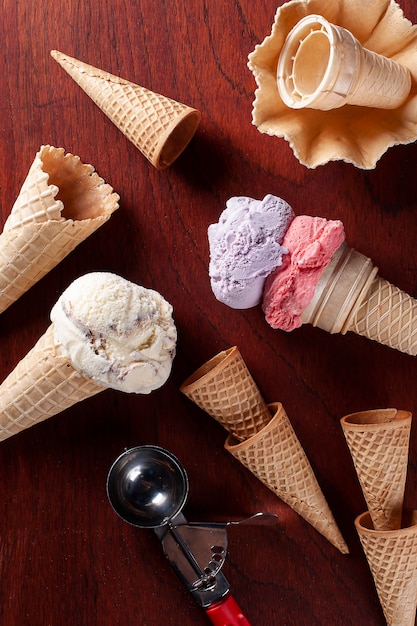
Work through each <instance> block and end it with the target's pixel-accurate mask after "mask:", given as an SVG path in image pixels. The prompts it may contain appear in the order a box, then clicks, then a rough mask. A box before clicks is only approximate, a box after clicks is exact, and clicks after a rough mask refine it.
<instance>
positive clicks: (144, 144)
mask: <svg viewBox="0 0 417 626" xmlns="http://www.w3.org/2000/svg"><path fill="white" fill-rule="evenodd" d="M51 55H52V57H53V58H54V59H55V60H56V61H57V62H58V63H59V64H60V65H61V67H62V68H63V69H64V70H65V71H66V72H67V73H68V74H69V75H70V76H71V77H72V78H73V79H74V80H75V82H76V83H77V84H78V85H79V86H80V87H81V89H83V90H84V91H85V93H86V94H87V95H88V96H89V97H90V98H91V99H92V100H93V102H95V104H96V105H97V106H98V107H99V108H100V109H101V110H102V111H103V113H105V115H107V117H108V118H109V119H110V120H111V121H112V122H113V123H114V124H115V125H116V126H117V128H118V129H119V130H120V131H121V132H122V133H123V134H124V135H125V137H127V139H129V140H130V141H131V142H132V143H133V144H134V145H135V146H136V148H138V149H139V150H140V151H141V152H142V154H143V155H144V156H145V157H146V158H147V159H148V160H149V161H150V162H151V163H152V165H154V166H155V168H156V169H159V170H162V169H165V168H166V167H168V166H169V165H171V163H173V161H174V160H175V159H176V158H177V157H178V156H179V155H180V154H181V152H182V151H183V150H184V149H185V148H186V146H187V145H188V143H189V142H190V141H191V139H192V137H193V135H194V133H195V131H196V130H197V127H198V125H199V123H200V118H201V115H200V112H199V111H197V110H196V109H194V108H192V107H190V106H188V105H186V104H182V103H180V102H177V101H175V100H173V99H171V98H168V97H166V96H163V95H161V94H158V93H155V92H153V91H150V90H149V89H146V88H145V87H141V86H140V85H136V84H135V83H131V82H129V81H127V80H125V79H123V78H120V77H119V76H115V75H113V74H110V73H109V72H105V71H104V70H101V69H99V68H97V67H93V66H92V65H88V64H87V63H83V62H82V61H79V60H78V59H74V58H73V57H70V56H68V55H65V54H63V53H62V52H59V51H57V50H52V51H51Z"/></svg>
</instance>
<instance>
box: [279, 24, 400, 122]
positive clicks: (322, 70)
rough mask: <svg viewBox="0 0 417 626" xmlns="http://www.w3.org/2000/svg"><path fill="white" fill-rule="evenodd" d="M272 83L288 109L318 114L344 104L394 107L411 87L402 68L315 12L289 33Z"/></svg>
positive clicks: (397, 105) (381, 107)
mask: <svg viewBox="0 0 417 626" xmlns="http://www.w3.org/2000/svg"><path fill="white" fill-rule="evenodd" d="M277 79H278V87H279V89H280V93H281V97H282V99H283V100H284V102H285V103H286V104H287V105H288V106H290V107H293V108H304V107H307V108H312V109H319V110H323V111H328V110H330V109H334V108H339V107H341V106H344V105H346V104H354V105H357V106H368V107H374V108H380V109H395V108H397V107H399V106H400V105H401V104H402V103H403V102H404V100H405V99H406V98H407V96H408V95H409V93H410V88H411V75H410V72H409V70H408V69H407V68H406V67H404V66H402V65H400V64H399V63H397V62H396V61H394V60H393V59H389V58H387V57H385V56H383V55H381V54H377V53H376V52H373V51H371V50H367V49H366V48H363V47H362V45H361V44H360V43H359V41H358V40H357V39H356V37H354V36H353V35H352V33H351V32H350V31H349V30H347V29H345V28H342V27H341V26H336V25H335V24H332V23H330V22H328V21H327V20H326V19H325V18H324V17H323V16H321V15H314V14H313V15H307V16H306V17H304V18H303V19H302V20H300V21H299V22H298V23H297V24H296V25H295V26H294V28H293V29H292V30H291V31H290V33H289V34H288V36H287V39H286V41H285V44H284V47H283V49H282V51H281V55H280V58H279V63H278V71H277Z"/></svg>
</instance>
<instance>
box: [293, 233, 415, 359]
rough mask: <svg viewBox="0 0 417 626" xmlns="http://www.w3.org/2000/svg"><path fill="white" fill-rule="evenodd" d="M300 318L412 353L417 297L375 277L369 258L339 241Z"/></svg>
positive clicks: (373, 266)
mask: <svg viewBox="0 0 417 626" xmlns="http://www.w3.org/2000/svg"><path fill="white" fill-rule="evenodd" d="M301 319H302V322H303V323H304V324H307V323H310V324H312V325H313V326H318V327H319V328H322V329H323V330H326V331H328V332H330V333H337V332H340V333H342V334H345V333H347V332H348V331H352V332H355V333H356V334H358V335H362V336H364V337H367V338H368V339H372V340H374V341H378V342H379V343H381V344H384V345H386V346H389V347H391V348H394V349H396V350H400V351H401V352H405V353H406V354H410V355H412V356H416V355H417V300H415V299H414V298H412V297H411V296H409V295H408V294H406V293H405V292H404V291H401V290H400V289H398V287H395V286H394V285H391V283H389V282H388V281H387V280H384V279H383V278H380V276H378V268H377V267H376V266H375V265H374V264H373V263H372V261H371V259H369V258H368V257H366V256H365V255H363V254H361V253H360V252H358V251H357V250H355V249H354V248H350V247H349V246H348V245H347V244H346V243H343V244H342V245H341V246H340V248H339V249H338V250H337V251H336V252H335V254H334V255H333V258H332V260H331V261H330V263H329V265H328V266H327V267H326V268H325V270H324V271H323V273H322V275H321V276H320V279H319V281H318V283H317V286H316V289H315V292H314V296H313V298H312V300H311V302H310V303H309V305H308V306H307V307H306V309H305V310H304V311H303V313H302V317H301Z"/></svg>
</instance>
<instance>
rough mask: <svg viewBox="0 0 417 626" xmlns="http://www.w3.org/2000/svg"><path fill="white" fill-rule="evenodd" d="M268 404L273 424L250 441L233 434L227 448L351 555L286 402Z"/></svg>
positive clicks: (344, 551)
mask: <svg viewBox="0 0 417 626" xmlns="http://www.w3.org/2000/svg"><path fill="white" fill-rule="evenodd" d="M268 406H269V410H270V414H271V415H272V419H271V420H270V422H269V424H267V425H266V426H264V428H263V429H262V430H260V431H259V432H258V433H256V434H255V435H253V436H252V437H251V438H250V439H247V440H246V441H241V442H238V441H237V440H236V439H235V438H234V437H233V435H229V437H228V438H227V441H226V444H225V448H226V450H228V452H230V453H231V454H232V455H233V456H234V457H235V458H236V459H238V460H239V461H240V462H241V463H242V464H243V465H244V466H245V467H247V468H248V469H249V470H250V471H251V472H252V474H254V475H255V476H256V477H257V478H259V480H260V481H261V482H262V483H264V485H266V486H267V487H269V489H271V490H272V491H273V492H274V493H275V494H276V495H277V496H278V497H279V498H281V500H283V501H284V502H286V503H287V504H288V505H289V506H290V507H291V508H292V509H293V510H294V511H296V513H298V514H299V515H301V517H303V518H304V519H305V520H306V521H307V522H309V523H310V524H311V525H312V526H313V527H314V528H315V529H316V530H317V531H318V532H320V533H321V534H322V535H323V536H324V537H326V539H328V540H329V541H330V542H331V543H332V544H333V545H334V546H335V547H336V548H337V549H338V550H340V551H341V552H342V553H343V554H347V553H348V551H349V550H348V547H347V545H346V543H345V541H344V539H343V537H342V535H341V533H340V531H339V529H338V527H337V525H336V522H335V520H334V517H333V514H332V512H331V511H330V508H329V505H328V504H327V502H326V499H325V497H324V495H323V493H322V491H321V489H320V486H319V484H318V482H317V479H316V477H315V475H314V472H313V470H312V468H311V465H310V463H309V461H308V459H307V456H306V454H305V452H304V450H303V448H302V446H301V444H300V442H299V440H298V438H297V436H296V434H295V432H294V430H293V428H292V426H291V423H290V421H289V419H288V417H287V414H286V412H285V410H284V408H283V406H282V404H281V403H279V402H276V403H273V404H270V405H268Z"/></svg>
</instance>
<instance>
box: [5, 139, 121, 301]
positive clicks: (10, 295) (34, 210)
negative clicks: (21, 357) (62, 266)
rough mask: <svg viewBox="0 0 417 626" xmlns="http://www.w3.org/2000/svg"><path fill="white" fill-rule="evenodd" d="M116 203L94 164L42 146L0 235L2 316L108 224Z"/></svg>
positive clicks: (111, 190)
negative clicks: (86, 240)
mask: <svg viewBox="0 0 417 626" xmlns="http://www.w3.org/2000/svg"><path fill="white" fill-rule="evenodd" d="M118 201H119V196H118V194H117V193H115V192H113V189H112V187H111V186H110V185H108V184H107V183H105V182H104V180H103V179H102V178H101V177H100V176H99V175H98V174H97V172H96V171H95V170H94V167H93V166H92V165H87V164H84V163H82V162H81V160H80V158H79V157H78V156H74V155H73V154H70V153H65V151H64V149H63V148H54V147H52V146H42V147H41V148H40V150H39V152H38V153H37V154H36V156H35V159H34V161H33V163H32V165H31V167H30V169H29V172H28V174H27V177H26V180H25V181H24V183H23V185H22V188H21V190H20V193H19V195H18V197H17V199H16V201H15V203H14V205H13V207H12V210H11V213H10V215H9V217H8V218H7V220H6V222H5V224H4V229H3V232H2V233H1V235H0V312H3V311H4V310H6V309H7V308H8V307H9V306H10V305H11V304H12V303H13V302H15V301H16V300H17V299H18V298H19V297H20V296H22V295H23V294H24V293H25V292H26V291H27V290H28V289H30V287H32V285H34V284H35V283H36V282H37V281H39V280H40V279H41V278H42V277H43V276H45V275H46V274H47V273H48V272H49V271H50V270H51V269H53V268H54V267H55V266H56V265H58V263H59V262H60V261H62V259H64V258H65V257H66V256H67V255H68V254H69V253H70V252H72V250H74V248H75V247H76V246H77V245H78V244H79V243H81V242H82V241H84V240H85V239H86V238H87V237H89V235H91V234H92V233H93V232H94V231H96V230H97V229H98V228H100V226H102V225H103V224H105V223H106V222H107V221H108V220H109V218H110V216H111V215H112V213H113V212H114V211H115V210H116V209H117V208H118V206H119V204H118Z"/></svg>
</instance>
